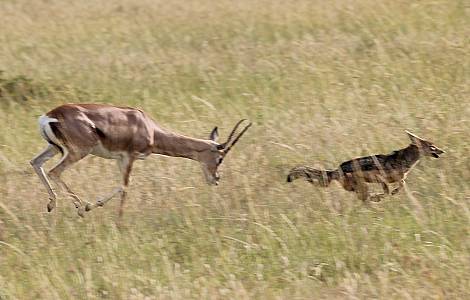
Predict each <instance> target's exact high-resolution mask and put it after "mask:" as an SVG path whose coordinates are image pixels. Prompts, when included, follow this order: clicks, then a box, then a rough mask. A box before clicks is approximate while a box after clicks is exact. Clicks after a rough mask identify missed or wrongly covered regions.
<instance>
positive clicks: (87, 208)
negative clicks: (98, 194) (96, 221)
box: [85, 202, 93, 211]
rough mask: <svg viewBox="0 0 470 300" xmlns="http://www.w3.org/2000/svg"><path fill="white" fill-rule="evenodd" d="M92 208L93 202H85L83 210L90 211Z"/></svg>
mask: <svg viewBox="0 0 470 300" xmlns="http://www.w3.org/2000/svg"><path fill="white" fill-rule="evenodd" d="M92 209H93V204H91V203H90V202H87V203H86V204H85V211H90V210H92Z"/></svg>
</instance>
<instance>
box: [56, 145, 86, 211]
mask: <svg viewBox="0 0 470 300" xmlns="http://www.w3.org/2000/svg"><path fill="white" fill-rule="evenodd" d="M86 155H87V153H81V154H79V153H72V152H69V151H65V153H64V156H63V157H62V159H61V160H60V161H59V162H58V163H57V164H56V165H55V166H54V167H53V168H52V169H51V170H50V171H49V173H48V174H49V176H50V178H51V179H52V180H54V181H55V182H56V183H57V184H58V185H59V186H60V187H61V188H62V189H64V190H65V191H66V192H67V195H68V196H70V197H71V198H72V199H73V200H72V203H73V205H74V206H75V208H77V209H78V215H79V216H81V217H83V215H84V214H83V213H84V205H83V202H82V200H80V198H79V197H78V196H77V195H76V194H75V193H74V192H73V191H72V190H71V189H70V188H69V187H68V186H67V184H66V183H65V182H64V181H63V180H62V178H61V177H60V176H61V174H62V172H64V171H65V170H66V169H67V168H68V167H70V166H71V165H72V164H74V163H75V162H77V161H79V160H80V159H82V158H83V157H85V156H86Z"/></svg>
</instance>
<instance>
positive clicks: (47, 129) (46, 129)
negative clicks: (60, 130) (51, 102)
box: [38, 115, 60, 145]
mask: <svg viewBox="0 0 470 300" xmlns="http://www.w3.org/2000/svg"><path fill="white" fill-rule="evenodd" d="M38 122H39V133H41V136H42V137H43V138H44V139H45V140H46V141H52V142H54V143H56V144H57V145H59V144H60V141H59V139H57V137H56V136H55V134H54V132H52V129H51V126H50V125H49V124H50V123H57V122H59V120H57V119H56V118H51V117H48V116H46V115H42V116H40V117H39V119H38Z"/></svg>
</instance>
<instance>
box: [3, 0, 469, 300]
mask: <svg viewBox="0 0 470 300" xmlns="http://www.w3.org/2000/svg"><path fill="white" fill-rule="evenodd" d="M0 15H1V17H0V18H1V26H0V69H1V70H3V71H4V73H3V74H2V75H1V78H2V79H1V80H0V86H1V94H0V95H1V96H0V101H1V102H0V124H1V125H0V177H1V183H0V299H2V300H3V299H35V298H36V299H67V298H74V299H96V298H108V299H143V298H146V299H154V298H157V299H166V298H176V299H182V298H212V299H220V298H236V299H241V298H296V299H305V298H316V299H318V298H329V299H331V298H388V299H390V298H397V299H401V298H409V299H411V298H412V299H420V298H423V299H424V298H426V299H430V298H435V299H458V298H461V299H464V298H467V299H468V298H469V297H470V292H469V288H470V276H469V274H470V238H469V236H470V185H469V181H470V170H469V167H470V158H469V153H470V143H469V128H470V121H469V120H470V105H469V100H470V54H469V53H470V39H469V37H470V6H469V4H468V2H466V1H451V0H449V1H444V0H442V1H441V0H437V1H413V2H410V1H371V0H359V1H340V0H337V1H306V0H299V1H265V0H262V1H248V0H242V1H226V0H222V1H205V0H194V1H193V0H190V1H186V0H185V1H153V0H144V1H131V0H122V1H104V0H96V1H62V0H61V1H59V0H52V1H26V0H17V1H13V0H4V1H1V2H0ZM65 102H101V103H113V104H120V105H128V106H136V107H140V108H142V109H144V110H145V111H147V112H148V113H149V114H150V115H152V116H153V117H154V119H155V120H157V121H158V122H159V123H160V124H162V125H164V126H165V127H167V128H172V129H174V130H176V131H178V132H181V133H185V134H187V135H191V136H196V137H201V138H203V137H206V136H207V135H208V134H209V132H210V130H211V129H212V127H213V126H215V125H218V126H219V128H220V131H221V135H222V139H223V138H224V137H226V135H227V133H228V131H229V130H230V129H231V128H232V126H233V124H234V123H235V122H236V121H238V120H239V119H240V118H245V117H247V118H249V119H251V120H252V121H253V122H254V126H253V127H252V128H251V129H250V130H249V131H248V133H247V134H246V135H245V137H244V138H243V139H242V140H241V141H240V142H239V144H237V146H236V147H235V148H234V150H233V151H232V152H231V153H230V155H229V156H228V157H227V159H226V160H225V162H224V164H223V166H222V179H221V185H219V186H218V187H209V186H207V185H206V184H205V182H204V180H203V176H202V173H201V170H200V168H199V166H198V164H197V163H196V162H193V161H189V160H184V159H178V158H166V157H157V156H152V157H150V158H148V159H147V160H146V161H144V162H138V163H136V165H135V168H134V172H133V176H132V179H131V187H130V192H129V200H128V202H127V206H126V211H125V216H124V220H123V225H122V227H120V228H118V226H117V224H118V221H117V206H118V201H117V200H112V201H111V202H109V203H108V204H107V205H106V206H105V207H104V208H102V209H97V210H95V211H93V212H91V213H89V214H87V215H86V217H85V218H84V219H81V218H79V217H78V216H77V214H76V211H75V209H74V208H73V206H72V204H71V201H70V200H69V199H68V198H67V197H66V196H64V195H62V196H61V197H60V199H59V200H60V201H59V207H58V208H57V209H56V210H55V211H54V212H52V213H47V212H46V204H47V201H48V197H47V193H46V191H45V189H44V188H43V186H42V185H40V183H39V179H38V177H37V176H36V175H35V174H34V173H33V171H32V168H31V167H30V165H29V160H30V159H31V158H32V157H33V156H34V155H35V154H36V153H38V152H39V151H40V150H41V149H42V148H43V147H44V146H45V142H44V141H43V140H42V139H41V138H40V136H39V134H38V129H37V117H38V116H39V115H41V114H43V113H44V112H46V111H48V110H49V109H51V108H53V107H54V106H56V105H59V104H62V103H65ZM404 129H410V130H412V131H413V132H415V133H416V134H418V135H421V136H423V137H426V138H428V139H430V140H432V141H434V142H435V143H436V144H437V145H438V146H440V147H442V148H443V149H445V150H446V151H447V153H446V154H445V155H444V156H443V157H442V158H441V159H439V160H432V159H425V160H422V161H421V162H420V164H419V165H418V167H417V168H416V169H415V170H413V172H412V173H411V175H410V176H409V178H408V188H407V190H406V191H402V192H401V193H400V194H398V195H396V196H394V197H389V198H386V199H384V200H383V201H382V202H381V203H378V204H363V203H361V202H360V201H359V200H357V199H356V198H355V196H354V195H353V194H351V193H348V192H346V191H343V190H342V189H341V188H340V187H339V186H337V185H335V186H333V187H331V188H329V189H321V188H319V187H315V186H312V185H309V184H307V183H305V182H301V181H299V182H295V183H294V184H290V185H288V184H286V183H285V175H286V172H287V171H288V170H289V168H290V167H292V166H295V165H298V164H301V163H306V164H309V165H312V166H316V167H322V168H333V167H335V166H336V165H337V164H339V163H340V162H341V161H343V160H347V159H350V158H352V157H357V156H361V155H367V154H374V153H388V152H390V151H392V150H394V149H398V148H400V147H404V146H406V145H407V144H408V139H407V137H406V135H405V133H404ZM51 165H52V163H50V164H48V166H51ZM64 179H65V180H66V182H68V183H69V184H70V186H71V187H72V188H73V189H74V190H75V191H76V192H77V193H78V194H79V195H80V196H81V197H82V198H83V199H84V200H87V201H94V200H95V199H96V198H98V197H99V196H100V195H103V194H105V193H108V192H110V191H111V190H112V189H113V188H114V187H115V186H116V185H117V184H118V183H119V176H118V172H117V167H116V166H115V162H113V161H109V160H104V159H100V158H95V157H88V158H86V159H84V160H83V161H80V162H79V163H78V164H77V165H76V166H74V167H73V168H72V169H70V170H69V171H66V173H65V174H64Z"/></svg>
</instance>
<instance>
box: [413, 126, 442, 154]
mask: <svg viewBox="0 0 470 300" xmlns="http://www.w3.org/2000/svg"><path fill="white" fill-rule="evenodd" d="M405 132H406V133H407V134H408V137H409V138H410V140H411V143H412V144H413V145H415V146H417V147H418V149H419V152H420V153H421V154H422V155H424V156H432V157H434V158H439V155H441V154H442V153H445V151H444V150H442V149H439V148H438V147H437V146H436V145H434V144H433V143H431V142H430V141H426V140H425V139H422V138H420V137H418V136H417V135H415V134H413V133H411V132H409V131H408V130H405Z"/></svg>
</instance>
